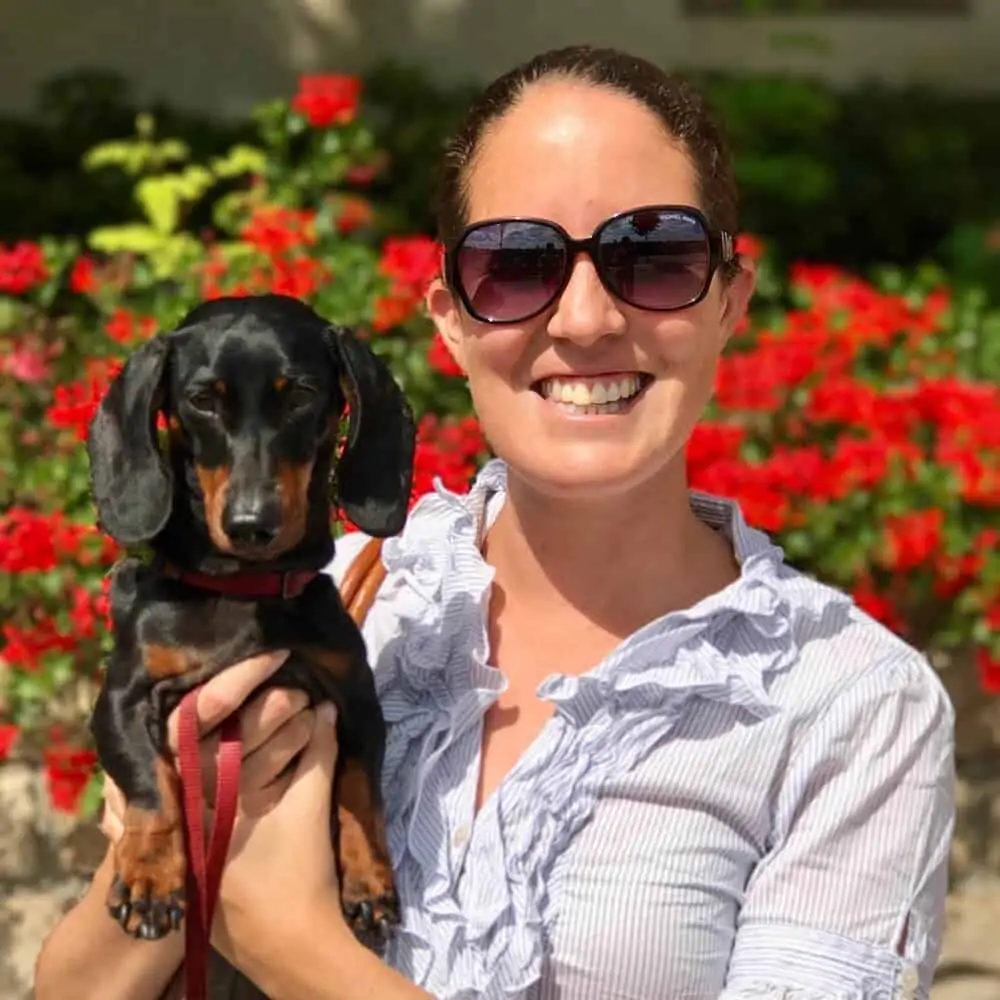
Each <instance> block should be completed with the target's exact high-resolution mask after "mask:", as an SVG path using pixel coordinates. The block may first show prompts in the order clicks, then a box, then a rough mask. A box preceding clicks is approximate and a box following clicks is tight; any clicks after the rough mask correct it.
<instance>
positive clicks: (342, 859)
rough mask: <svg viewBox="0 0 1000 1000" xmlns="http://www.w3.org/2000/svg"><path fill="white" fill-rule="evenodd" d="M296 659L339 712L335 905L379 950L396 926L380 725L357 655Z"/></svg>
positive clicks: (307, 653)
mask: <svg viewBox="0 0 1000 1000" xmlns="http://www.w3.org/2000/svg"><path fill="white" fill-rule="evenodd" d="M295 652H296V653H297V654H298V655H301V656H303V657H305V658H306V659H307V660H308V661H309V662H310V664H311V665H312V666H313V668H314V670H315V673H314V674H313V677H314V678H315V679H314V681H313V684H315V683H318V684H319V691H320V697H326V698H330V699H331V700H333V701H335V702H336V703H337V704H338V705H339V707H340V712H339V715H338V719H337V740H338V743H339V752H338V759H337V771H336V776H335V783H334V790H333V795H334V815H333V816H332V817H331V825H332V828H333V830H334V834H335V843H336V845H337V852H336V853H337V863H338V869H339V872H338V873H339V876H340V896H341V903H342V905H343V908H344V914H345V916H346V917H347V920H348V922H349V923H350V924H351V927H352V928H353V930H354V933H355V935H356V936H357V938H358V939H359V940H360V941H361V942H362V943H363V944H365V945H367V946H368V947H370V948H372V949H374V950H378V949H379V948H380V947H381V945H382V943H384V941H385V940H386V939H387V938H388V937H389V936H390V935H391V933H392V929H393V928H394V927H395V926H396V925H397V924H398V923H399V898H398V896H397V893H396V882H395V878H394V875H393V870H392V865H391V864H390V861H389V848H388V840H387V837H386V823H385V810H384V809H383V805H382V759H383V756H384V753H385V722H384V720H383V717H382V711H381V709H380V707H379V703H378V697H377V695H376V693H375V682H374V679H373V677H372V672H371V667H370V666H369V665H368V663H367V661H366V660H365V658H364V655H363V654H362V653H361V652H360V651H359V650H355V651H353V652H347V651H340V650H332V649H326V648H319V647H306V648H303V647H297V648H296V650H295ZM316 668H318V669H316ZM311 686H312V685H310V687H311Z"/></svg>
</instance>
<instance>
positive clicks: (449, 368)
mask: <svg viewBox="0 0 1000 1000" xmlns="http://www.w3.org/2000/svg"><path fill="white" fill-rule="evenodd" d="M427 364H429V365H430V366H431V368H433V369H434V371H436V372H440V373H441V374H442V375H446V376H448V377H449V378H462V377H463V376H464V375H465V372H464V371H462V368H461V366H460V365H459V364H458V362H457V361H456V360H455V359H454V358H453V357H452V356H451V351H449V350H448V345H447V344H445V342H444V340H443V339H442V337H441V334H440V333H438V332H437V331H435V333H434V336H433V337H432V338H431V344H430V347H428V348H427Z"/></svg>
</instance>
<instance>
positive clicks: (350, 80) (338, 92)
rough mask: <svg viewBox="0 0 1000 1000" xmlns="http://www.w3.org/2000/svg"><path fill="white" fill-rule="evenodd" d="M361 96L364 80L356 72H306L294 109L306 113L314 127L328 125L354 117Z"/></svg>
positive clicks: (300, 79) (351, 119)
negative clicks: (353, 73)
mask: <svg viewBox="0 0 1000 1000" xmlns="http://www.w3.org/2000/svg"><path fill="white" fill-rule="evenodd" d="M360 100H361V80H360V79H358V77H356V76H346V75H344V74H341V73H333V74H329V75H321V74H307V75H304V76H302V77H300V78H299V92H298V93H297V94H296V95H295V97H293V98H292V109H293V110H294V111H297V112H298V113H299V114H300V115H303V116H305V117H306V118H307V119H308V120H309V124H310V125H312V126H313V127H314V128H328V127H329V126H331V125H347V124H348V123H349V122H351V121H353V120H354V117H355V115H357V113H358V104H359V102H360Z"/></svg>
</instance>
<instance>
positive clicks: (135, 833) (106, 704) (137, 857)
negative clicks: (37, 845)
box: [91, 676, 187, 940]
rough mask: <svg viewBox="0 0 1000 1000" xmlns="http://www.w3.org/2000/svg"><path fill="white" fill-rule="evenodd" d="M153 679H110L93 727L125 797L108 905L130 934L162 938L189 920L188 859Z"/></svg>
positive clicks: (101, 753) (100, 750)
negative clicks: (150, 682) (154, 700)
mask: <svg viewBox="0 0 1000 1000" xmlns="http://www.w3.org/2000/svg"><path fill="white" fill-rule="evenodd" d="M147 680H148V678H147V677H146V676H143V677H141V678H140V677H136V676H133V678H132V679H131V680H130V683H129V684H128V685H127V686H126V687H124V688H122V687H118V686H114V685H112V686H105V687H104V688H103V689H102V691H101V693H100V695H99V697H98V699H97V703H96V705H95V707H94V713H93V716H92V719H91V730H92V732H93V734H94V739H95V741H96V744H97V751H98V755H99V757H100V760H101V763H102V764H103V766H104V768H105V770H106V771H107V773H108V775H109V776H110V777H111V779H112V780H113V781H114V782H115V784H116V785H117V786H118V788H119V789H120V790H121V792H122V795H123V796H124V797H125V802H126V805H125V813H124V817H123V824H124V832H123V833H122V836H121V838H120V840H119V841H118V842H117V844H116V845H115V879H114V881H113V883H112V886H111V889H110V891H109V893H108V899H107V904H108V910H109V912H110V913H111V916H112V917H113V918H114V919H115V920H117V921H118V923H120V924H121V926H122V928H123V929H124V930H125V931H126V932H127V933H128V934H131V935H132V936H133V937H139V938H145V939H147V940H155V939H158V938H162V937H164V936H165V935H166V934H168V933H169V932H170V931H171V930H177V929H178V928H179V927H180V924H181V921H182V920H183V917H184V911H185V897H184V879H185V876H186V874H187V861H186V854H185V849H184V832H183V813H182V806H181V799H180V783H179V781H178V777H177V772H176V770H175V768H174V766H173V763H172V762H171V760H170V759H169V757H168V755H167V751H166V748H165V747H164V746H162V745H159V743H158V738H159V739H160V740H162V736H161V735H160V732H161V730H162V722H161V720H160V719H159V718H157V717H156V714H157V713H155V712H154V709H153V706H152V704H151V702H150V700H149V687H148V684H147V683H143V682H145V681H147Z"/></svg>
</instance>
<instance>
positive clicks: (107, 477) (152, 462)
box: [87, 335, 173, 545]
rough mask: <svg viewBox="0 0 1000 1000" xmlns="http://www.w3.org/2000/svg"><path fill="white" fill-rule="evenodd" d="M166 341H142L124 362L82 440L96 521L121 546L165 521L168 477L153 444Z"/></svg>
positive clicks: (159, 338) (140, 538)
mask: <svg viewBox="0 0 1000 1000" xmlns="http://www.w3.org/2000/svg"><path fill="white" fill-rule="evenodd" d="M169 351H170V342H169V340H168V339H167V338H166V337H164V336H162V335H161V336H157V337H154V338H153V339H151V340H148V341H146V343H144V344H143V345H142V346H141V347H140V348H139V349H138V350H137V351H135V353H133V354H132V355H131V357H130V358H129V359H128V361H127V362H126V363H125V367H124V368H123V369H122V370H121V372H120V373H119V374H118V377H117V378H116V379H115V380H114V381H113V382H112V383H111V386H110V387H109V388H108V391H107V392H106V393H105V395H104V398H103V399H102V400H101V404H100V406H99V407H98V409H97V413H95V414H94V419H93V420H92V421H91V424H90V433H89V436H88V438H87V450H88V452H89V455H90V486H91V493H92V495H93V498H94V503H95V504H96V505H97V517H98V522H99V523H100V525H101V527H102V528H103V530H104V531H106V532H107V533H108V534H109V535H110V536H111V537H112V538H114V539H115V541H116V542H118V543H119V544H120V545H135V544H137V543H139V542H145V541H148V540H149V539H151V538H152V537H153V536H154V535H156V534H157V533H158V532H160V531H161V530H162V529H163V526H164V525H165V524H166V523H167V518H169V517H170V507H171V501H172V493H173V488H172V487H173V477H172V475H171V473H170V469H169V468H168V466H167V464H166V462H165V461H164V459H163V456H162V455H161V453H160V449H159V446H158V444H157V440H156V417H157V413H158V411H159V409H160V405H161V403H162V401H163V382H164V376H165V372H166V365H167V358H168V355H169Z"/></svg>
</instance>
